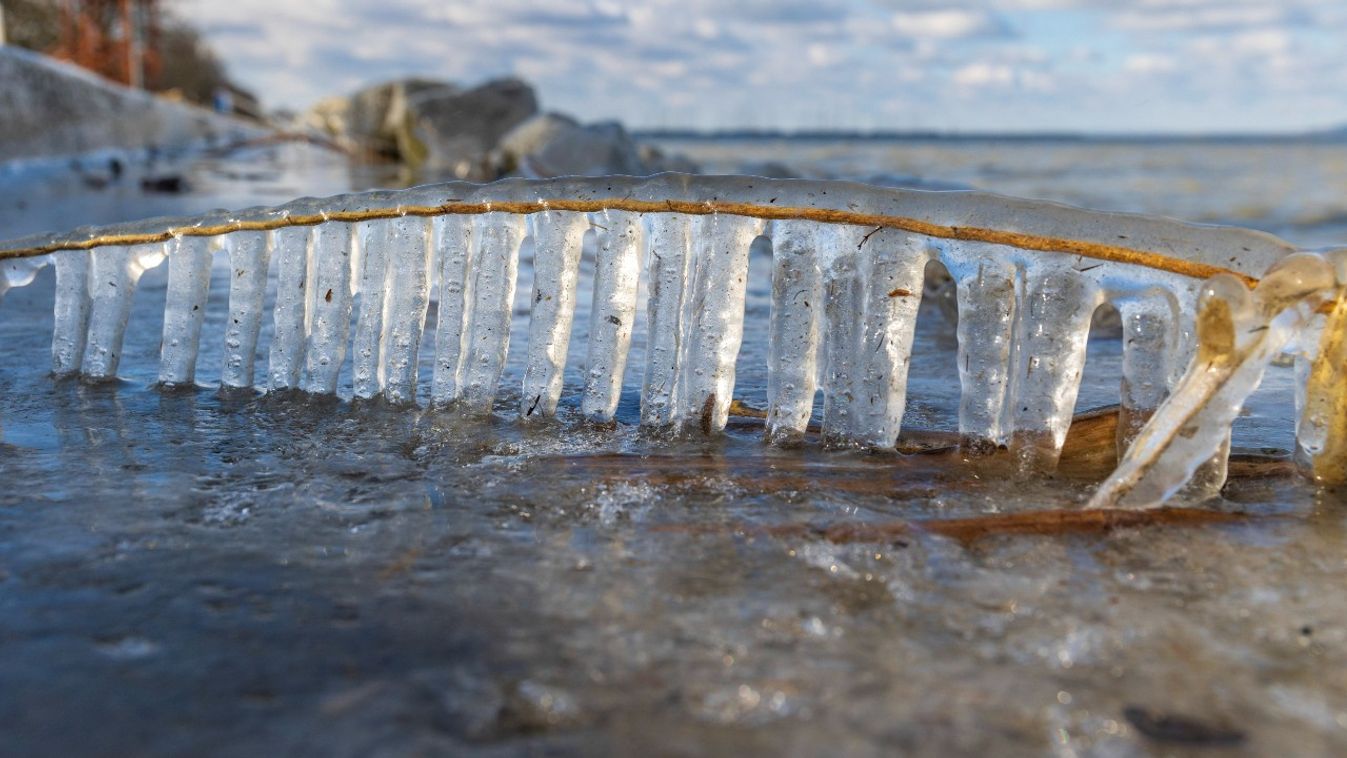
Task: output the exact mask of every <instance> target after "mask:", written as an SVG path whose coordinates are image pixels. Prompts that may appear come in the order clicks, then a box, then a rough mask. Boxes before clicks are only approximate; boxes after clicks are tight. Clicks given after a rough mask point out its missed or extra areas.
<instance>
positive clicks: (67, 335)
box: [51, 250, 89, 376]
mask: <svg viewBox="0 0 1347 758" xmlns="http://www.w3.org/2000/svg"><path fill="white" fill-rule="evenodd" d="M52 257H53V258H54V259H55V261H56V304H55V308H54V312H55V325H54V327H53V329H52V336H51V370H52V373H53V374H55V375H57V376H65V375H67V374H72V373H75V372H77V371H79V368H80V363H82V362H83V361H84V343H85V339H86V337H87V336H88V330H89V253H87V252H85V251H83V250H66V251H64V252H60V253H55V254H53V256H52Z"/></svg>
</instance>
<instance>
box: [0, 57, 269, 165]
mask: <svg viewBox="0 0 1347 758" xmlns="http://www.w3.org/2000/svg"><path fill="white" fill-rule="evenodd" d="M0 82H4V86H3V87H0V163H9V162H16V161H31V160H40V159H52V158H67V157H76V156H80V155H85V154H88V153H94V152H100V151H104V152H106V151H112V152H117V151H125V152H147V153H154V152H157V151H164V150H169V151H173V150H179V149H184V148H189V147H192V146H196V145H210V144H218V143H223V142H229V141H243V140H246V139H249V138H252V137H257V136H260V135H262V134H265V133H266V132H267V131H268V130H267V129H266V128H265V127H263V126H261V125H257V124H250V123H248V122H245V121H240V120H238V119H235V118H231V117H228V116H222V115H220V114H216V113H212V112H211V111H208V110H205V109H203V108H199V107H197V106H194V105H189V104H186V103H181V102H173V101H169V100H165V99H163V98H160V97H156V96H154V95H152V94H150V93H148V92H145V91H143V90H134V89H130V88H128V87H123V86H121V85H119V84H115V83H113V82H109V81H107V80H105V79H102V78H100V77H98V76H97V75H95V74H93V73H91V72H89V71H86V70H84V69H82V68H79V67H77V66H74V65H71V64H68V63H63V62H60V61H57V60H54V59H52V58H49V57H47V56H44V55H41V54H38V53H34V52H32V51H29V50H24V49H21V48H18V47H14V46H12V45H0Z"/></svg>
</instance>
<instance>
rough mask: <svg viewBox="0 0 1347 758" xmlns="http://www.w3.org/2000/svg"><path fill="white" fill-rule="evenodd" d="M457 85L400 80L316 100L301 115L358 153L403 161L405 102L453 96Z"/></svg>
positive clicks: (406, 127) (407, 117) (407, 115)
mask: <svg viewBox="0 0 1347 758" xmlns="http://www.w3.org/2000/svg"><path fill="white" fill-rule="evenodd" d="M459 91H460V90H459V88H458V87H457V86H456V85H454V84H450V83H449V82H442V81H437V80H434V79H400V80H397V81H393V82H384V83H382V84H376V85H373V86H370V87H365V88H364V89H361V90H358V91H357V92H355V93H354V94H352V95H350V96H347V97H332V98H327V99H325V100H322V101H320V102H319V103H318V104H317V105H315V106H314V107H313V108H311V109H310V110H309V111H308V113H306V114H305V115H304V124H305V125H306V126H309V127H311V128H314V129H317V130H319V131H321V132H324V133H326V134H328V135H330V136H331V137H332V138H333V139H334V140H336V141H337V142H338V143H339V144H341V145H342V146H343V147H345V148H347V149H349V150H352V151H354V152H356V153H358V154H361V155H366V156H371V157H382V158H389V159H392V160H404V161H405V158H404V155H405V153H406V151H407V150H408V149H409V148H411V149H413V150H414V149H415V146H414V145H411V144H409V142H408V138H409V135H410V134H411V131H412V128H411V125H412V115H411V113H410V111H409V110H408V107H407V106H408V103H409V102H411V101H412V100H413V99H416V98H419V97H423V96H432V95H453V94H456V93H458V92H459Z"/></svg>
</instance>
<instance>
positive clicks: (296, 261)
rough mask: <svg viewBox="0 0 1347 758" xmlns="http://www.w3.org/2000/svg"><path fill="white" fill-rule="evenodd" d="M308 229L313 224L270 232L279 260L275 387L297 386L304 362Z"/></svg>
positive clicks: (273, 354)
mask: <svg viewBox="0 0 1347 758" xmlns="http://www.w3.org/2000/svg"><path fill="white" fill-rule="evenodd" d="M309 232H310V227H307V226H297V227H286V228H284V229H277V230H276V231H274V232H272V233H271V242H270V244H271V249H272V257H274V258H275V259H276V306H275V311H274V313H275V325H276V326H275V334H274V335H273V337H272V340H271V361H270V366H269V372H268V373H269V374H270V377H271V389H273V390H284V389H293V388H296V387H298V386H299V370H300V367H301V366H303V365H304V342H305V337H306V321H307V320H308V317H307V315H306V312H305V311H306V307H305V306H306V304H307V302H308V293H307V291H306V287H307V286H308V277H309V271H308V270H309V249H308V248H309Z"/></svg>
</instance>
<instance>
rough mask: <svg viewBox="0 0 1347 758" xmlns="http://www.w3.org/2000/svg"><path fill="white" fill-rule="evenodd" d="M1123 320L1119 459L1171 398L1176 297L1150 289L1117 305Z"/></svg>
mask: <svg viewBox="0 0 1347 758" xmlns="http://www.w3.org/2000/svg"><path fill="white" fill-rule="evenodd" d="M1114 305H1115V306H1117V308H1118V313H1119V315H1120V316H1121V317H1122V325H1123V363H1122V389H1121V401H1122V405H1121V411H1120V413H1119V416H1118V457H1119V459H1121V458H1122V456H1123V455H1124V454H1125V453H1126V452H1127V448H1129V447H1131V445H1132V440H1134V439H1136V436H1137V434H1138V433H1139V432H1140V431H1141V428H1142V427H1143V426H1145V424H1146V422H1147V421H1148V420H1150V417H1151V415H1152V414H1154V413H1155V409H1156V408H1159V407H1160V404H1161V403H1163V402H1164V400H1165V398H1166V397H1168V396H1169V375H1170V372H1171V366H1172V363H1173V356H1174V353H1175V350H1176V341H1177V339H1178V335H1177V330H1176V325H1175V304H1174V298H1173V296H1172V295H1170V294H1168V293H1166V292H1164V291H1162V290H1148V291H1146V292H1144V293H1141V294H1139V295H1135V296H1132V297H1126V298H1122V299H1120V300H1118V301H1116V302H1115V303H1114Z"/></svg>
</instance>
